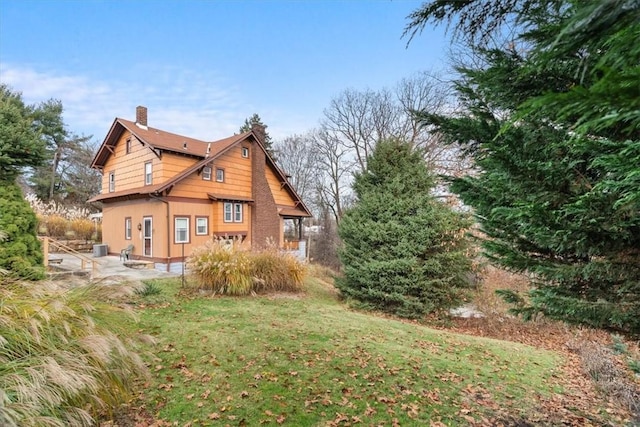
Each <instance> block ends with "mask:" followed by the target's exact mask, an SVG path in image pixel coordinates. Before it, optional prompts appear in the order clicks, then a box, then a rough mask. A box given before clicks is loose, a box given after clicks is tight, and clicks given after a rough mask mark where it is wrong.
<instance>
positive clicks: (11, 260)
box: [0, 180, 44, 280]
mask: <svg viewBox="0 0 640 427" xmlns="http://www.w3.org/2000/svg"><path fill="white" fill-rule="evenodd" d="M37 226H38V223H37V220H36V216H35V214H34V213H33V211H32V210H31V208H30V207H29V204H28V203H27V202H26V201H25V200H24V197H23V196H22V191H21V190H20V188H19V187H18V186H17V185H16V184H15V182H13V181H11V182H8V181H2V180H0V230H2V231H3V232H4V233H5V238H4V239H2V240H1V241H0V268H2V269H5V270H8V271H9V273H10V274H11V275H12V276H15V277H21V278H25V279H30V280H38V279H41V278H43V277H44V265H43V256H42V250H41V248H40V242H39V241H38V238H37Z"/></svg>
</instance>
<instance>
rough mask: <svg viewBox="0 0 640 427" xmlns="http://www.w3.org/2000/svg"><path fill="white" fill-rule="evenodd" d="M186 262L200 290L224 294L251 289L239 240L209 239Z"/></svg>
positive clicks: (248, 267) (247, 256)
mask: <svg viewBox="0 0 640 427" xmlns="http://www.w3.org/2000/svg"><path fill="white" fill-rule="evenodd" d="M187 265H188V268H189V269H190V271H191V273H192V274H193V275H194V276H195V277H196V278H197V280H198V282H199V285H198V288H200V289H203V290H209V291H213V292H214V293H216V294H224V295H248V294H249V293H251V291H252V280H251V265H250V262H249V254H248V253H247V252H246V251H244V250H243V249H242V248H240V245H239V243H236V242H233V243H226V242H224V241H218V240H212V241H209V242H207V243H206V244H205V245H204V246H202V247H200V248H197V249H195V250H194V251H193V253H192V254H191V257H190V258H189V260H188V263H187Z"/></svg>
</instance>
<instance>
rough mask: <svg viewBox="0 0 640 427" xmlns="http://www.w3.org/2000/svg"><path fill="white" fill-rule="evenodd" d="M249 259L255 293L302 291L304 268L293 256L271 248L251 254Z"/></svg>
mask: <svg viewBox="0 0 640 427" xmlns="http://www.w3.org/2000/svg"><path fill="white" fill-rule="evenodd" d="M249 259H250V262H251V271H252V276H253V280H254V290H255V291H256V292H260V291H283V292H299V291H301V290H302V281H303V280H304V277H305V272H306V268H305V265H304V264H302V263H301V262H300V261H298V260H297V259H296V258H295V257H294V256H293V255H290V254H287V253H283V252H281V251H279V250H278V249H277V248H274V247H272V248H268V249H265V250H263V251H260V252H254V253H252V254H251V255H250V257H249Z"/></svg>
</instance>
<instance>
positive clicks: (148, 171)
mask: <svg viewBox="0 0 640 427" xmlns="http://www.w3.org/2000/svg"><path fill="white" fill-rule="evenodd" d="M152 183H153V166H152V163H151V162H146V163H145V164H144V184H145V185H151V184H152Z"/></svg>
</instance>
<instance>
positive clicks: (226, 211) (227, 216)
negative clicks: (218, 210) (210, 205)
mask: <svg viewBox="0 0 640 427" xmlns="http://www.w3.org/2000/svg"><path fill="white" fill-rule="evenodd" d="M222 218H223V219H224V222H233V203H231V202H224V204H223V205H222Z"/></svg>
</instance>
